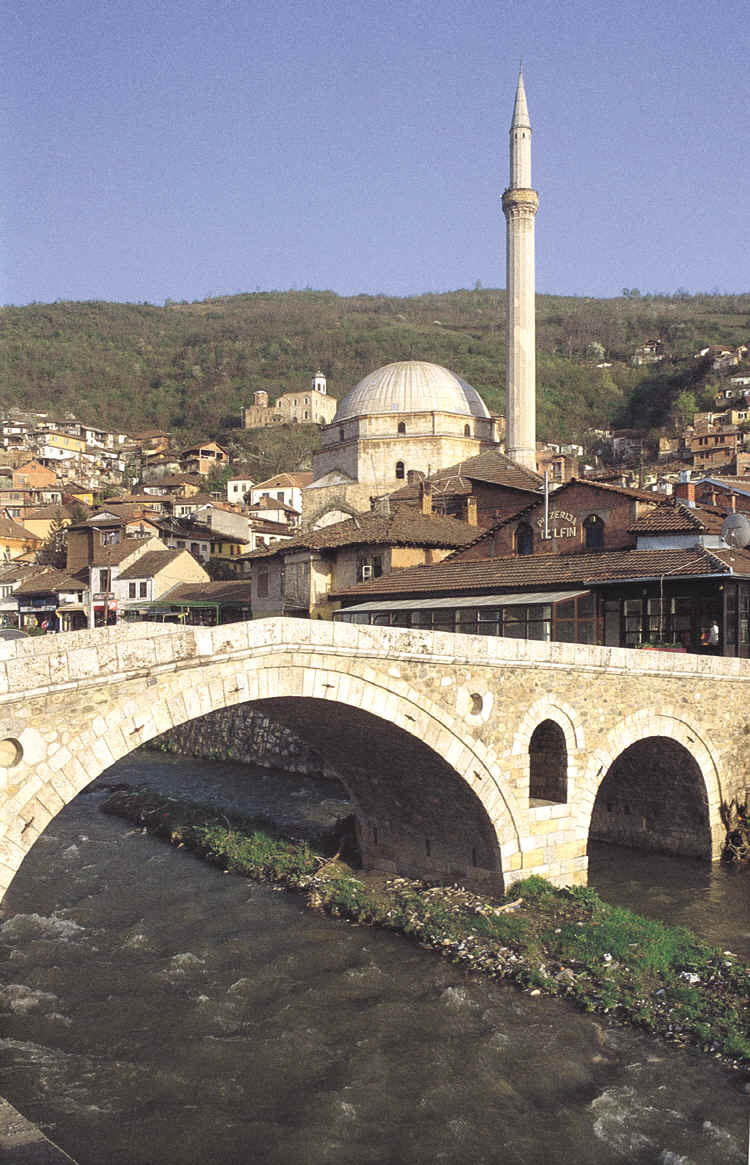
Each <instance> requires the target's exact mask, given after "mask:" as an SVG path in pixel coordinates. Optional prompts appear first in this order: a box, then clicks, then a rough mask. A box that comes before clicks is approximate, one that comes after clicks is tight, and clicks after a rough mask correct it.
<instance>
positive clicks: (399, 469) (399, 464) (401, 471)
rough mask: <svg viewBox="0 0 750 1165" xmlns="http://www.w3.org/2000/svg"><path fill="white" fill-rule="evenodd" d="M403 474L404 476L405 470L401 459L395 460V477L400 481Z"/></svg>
mask: <svg viewBox="0 0 750 1165" xmlns="http://www.w3.org/2000/svg"><path fill="white" fill-rule="evenodd" d="M405 476H406V470H405V469H404V463H403V461H397V462H396V477H397V478H398V480H399V481H400V480H401V479H402V478H404V477H405Z"/></svg>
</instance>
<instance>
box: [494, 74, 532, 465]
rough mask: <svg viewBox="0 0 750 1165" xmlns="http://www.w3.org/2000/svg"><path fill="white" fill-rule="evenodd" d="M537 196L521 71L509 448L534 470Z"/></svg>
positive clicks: (509, 277) (514, 136)
mask: <svg viewBox="0 0 750 1165" xmlns="http://www.w3.org/2000/svg"><path fill="white" fill-rule="evenodd" d="M538 207H539V195H538V194H537V192H536V190H534V189H532V186H531V123H530V121H529V111H528V108H527V105H526V91H525V90H524V87H523V73H519V74H518V87H517V89H516V103H515V105H514V107H513V121H512V122H511V127H510V184H509V186H508V189H507V190H506V191H505V193H504V194H503V213H504V214H505V220H506V279H505V295H506V300H507V308H506V321H507V323H506V328H507V349H508V357H507V360H508V367H507V380H506V438H505V451H506V453H507V455H508V457H510V458H511V460H513V461H515V462H517V464H518V465H523V466H524V467H525V468H526V469H530V470H532V472H536V320H535V295H534V218H535V215H536V212H537V209H538Z"/></svg>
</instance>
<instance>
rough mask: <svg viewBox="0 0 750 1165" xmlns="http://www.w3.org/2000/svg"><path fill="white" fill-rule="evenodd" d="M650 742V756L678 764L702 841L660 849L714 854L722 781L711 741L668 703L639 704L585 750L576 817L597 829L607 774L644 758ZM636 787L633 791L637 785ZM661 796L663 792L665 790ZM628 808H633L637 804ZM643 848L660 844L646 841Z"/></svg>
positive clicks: (717, 846) (719, 837) (717, 847)
mask: <svg viewBox="0 0 750 1165" xmlns="http://www.w3.org/2000/svg"><path fill="white" fill-rule="evenodd" d="M649 746H653V752H652V754H651V755H652V757H653V758H654V759H655V758H656V757H657V756H658V755H659V754H661V759H662V760H663V762H664V764H665V765H666V767H667V768H670V767H671V768H672V770H675V769H677V767H678V766H679V767H680V769H681V773H680V777H681V782H682V787H683V788H684V789H685V794H686V796H687V797H690V798H692V799H693V801H694V810H695V814H696V816H697V817H698V818H700V825H701V827H702V828H704V831H705V840H704V842H703V843H699V842H697V841H695V840H694V841H692V842H691V841H690V839H687V840H686V841H685V845H684V847H681V846H680V845H679V842H677V843H675V842H671V843H668V844H667V845H665V846H664V848H665V849H668V850H671V851H673V852H683V853H686V854H689V855H691V856H705V857H710V858H718V857H719V856H720V854H721V848H722V845H723V839H724V829H723V826H722V822H721V813H720V809H721V802H722V789H721V784H722V782H721V777H720V770H719V765H718V761H717V759H716V756H715V753H714V750H713V749H712V747H711V745H710V743H709V742H708V741H706V740H705V739H704V737H703V736H701V734H700V733H699V732H698V730H697V729H696V728H695V727H694V726H693V725H691V724H690V723H689V722H688V721H686V720H685V719H684V718H683V717H682V716H681V715H680V714H679V713H678V712H677V711H675V710H672V709H669V708H667V709H665V710H664V711H662V712H660V713H656V712H653V711H651V710H650V709H640V710H639V711H637V712H635V713H633V714H632V715H629V716H628V717H623V718H622V719H621V720H619V721H618V723H617V724H616V725H615V726H614V727H613V728H612V729H611V730H610V731H609V733H608V734H607V736H606V738H605V740H604V741H603V742H602V743H601V744H600V745H599V746H598V747H597V748H596V749H595V750H594V751H593V753H592V754H591V755H590V759H589V762H588V764H587V766H586V769H585V772H584V774H583V779H582V782H581V789H580V814H581V817H582V818H585V820H586V821H587V822H588V826H589V829H591V828H592V825H593V827H594V830H595V831H596V830H597V829H599V830H601V822H602V817H603V813H602V809H603V806H602V805H601V794H602V793H603V792H604V793H606V785H605V782H607V780H608V778H609V779H610V781H611V779H612V776H615V777H616V776H617V774H618V769H617V767H616V766H618V764H619V765H623V764H624V762H626V761H627V760H628V759H629V758H630V759H631V760H632V761H633V762H635V763H636V764H643V763H648V756H649V754H648V751H647V750H648V747H649ZM619 771H620V772H621V771H622V770H621V769H620V770H619ZM679 787H680V785H679V783H678V785H677V788H678V789H679ZM635 791H636V795H637V789H636V790H635ZM665 795H667V796H668V793H667V792H666V790H665ZM678 795H679V794H678ZM633 808H637V805H635V806H633ZM595 815H596V816H595ZM597 822H598V824H597ZM644 828H645V819H644ZM626 844H635V845H636V846H637V847H638V848H640V846H639V844H638V842H633V843H630V842H627V843H626ZM644 848H654V849H657V848H660V847H659V845H657V844H650V843H648V842H647V843H646V844H645V846H644Z"/></svg>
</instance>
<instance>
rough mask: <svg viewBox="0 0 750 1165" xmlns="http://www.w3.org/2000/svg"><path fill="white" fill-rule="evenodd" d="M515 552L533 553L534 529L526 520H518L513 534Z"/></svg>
mask: <svg viewBox="0 0 750 1165" xmlns="http://www.w3.org/2000/svg"><path fill="white" fill-rule="evenodd" d="M513 541H514V543H515V546H514V549H515V552H516V554H533V553H534V531H533V530H532V529H531V526H530V525H529V523H528V522H519V524H518V525H517V526H516V532H515V534H514V535H513Z"/></svg>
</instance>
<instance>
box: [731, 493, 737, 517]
mask: <svg viewBox="0 0 750 1165" xmlns="http://www.w3.org/2000/svg"><path fill="white" fill-rule="evenodd" d="M729 504H730V506H731V507H732V510H733V511H734V512H735V513H736V512H737V494H734V493H733V494H730V495H729Z"/></svg>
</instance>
